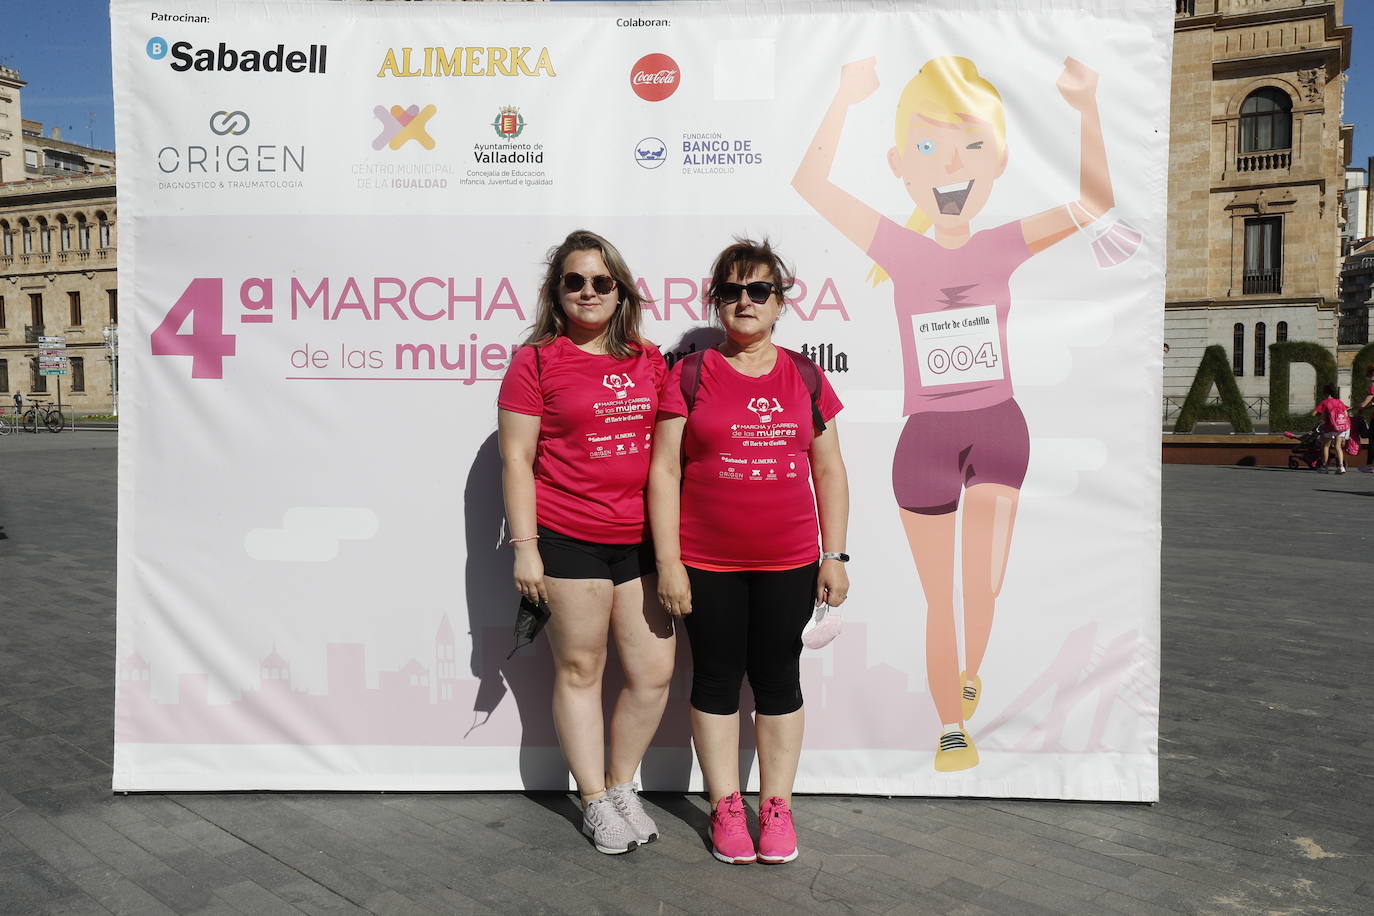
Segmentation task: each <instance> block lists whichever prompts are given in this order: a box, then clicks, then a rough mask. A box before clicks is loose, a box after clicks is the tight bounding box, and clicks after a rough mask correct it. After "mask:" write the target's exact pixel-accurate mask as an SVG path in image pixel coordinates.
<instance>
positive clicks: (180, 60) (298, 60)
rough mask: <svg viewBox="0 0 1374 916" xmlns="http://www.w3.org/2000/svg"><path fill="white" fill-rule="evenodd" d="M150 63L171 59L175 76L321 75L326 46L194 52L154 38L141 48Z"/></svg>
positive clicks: (181, 43)
mask: <svg viewBox="0 0 1374 916" xmlns="http://www.w3.org/2000/svg"><path fill="white" fill-rule="evenodd" d="M144 50H145V51H147V54H148V57H149V58H151V59H152V60H159V61H160V60H163V59H165V58H166V57H167V56H168V55H170V56H171V58H172V60H171V64H170V66H171V68H172V69H173V70H175V71H177V72H178V73H185V72H186V71H187V70H200V71H219V72H234V71H237V72H240V73H324V72H325V67H326V58H327V56H328V52H329V46H328V45H311V46H310V47H309V48H305V49H299V50H288V49H287V47H286V45H284V44H279V45H276V46H275V47H270V48H231V47H229V46H228V45H227V44H225V43H224V42H222V41H221V42H220V43H219V44H218V45H216V46H215V47H212V48H197V47H196V46H195V45H193V44H191V43H190V42H189V41H178V42H175V43H169V42H168V41H167V39H165V38H162V37H160V36H154V37H153V38H149V39H148V44H147V45H146V46H145V48H144Z"/></svg>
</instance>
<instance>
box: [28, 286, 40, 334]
mask: <svg viewBox="0 0 1374 916" xmlns="http://www.w3.org/2000/svg"><path fill="white" fill-rule="evenodd" d="M29 324H31V325H33V326H34V327H35V328H40V329H41V328H42V327H43V294H42V293H29Z"/></svg>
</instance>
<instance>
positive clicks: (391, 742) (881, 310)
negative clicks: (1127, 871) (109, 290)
mask: <svg viewBox="0 0 1374 916" xmlns="http://www.w3.org/2000/svg"><path fill="white" fill-rule="evenodd" d="M950 7H954V8H953V9H951V8H950ZM182 8H186V6H185V5H182V7H177V8H174V7H169V6H168V5H167V4H166V3H163V2H160V0H159V2H151V0H114V3H113V4H112V16H113V33H112V34H113V43H114V70H115V87H116V105H117V121H118V140H119V154H120V155H119V159H120V168H119V202H120V208H119V210H120V222H119V231H120V239H119V253H120V265H119V269H120V274H121V287H122V290H123V292H124V296H123V297H122V299H123V302H124V303H125V309H124V314H123V316H122V318H123V327H122V333H121V335H120V337H121V342H122V345H123V350H122V357H123V359H122V366H121V368H122V373H123V374H122V376H121V392H122V394H123V398H122V399H121V406H122V408H123V416H122V417H121V421H122V422H121V429H120V456H119V459H120V493H119V497H120V498H119V599H118V649H117V654H118V657H117V667H118V678H119V683H118V691H117V702H116V712H115V716H116V730H115V767H114V787H115V788H116V789H120V790H216V789H258V788H266V789H389V790H397V789H415V790H422V789H518V788H522V787H525V788H551V787H560V788H561V787H564V786H566V785H567V784H568V777H567V774H566V771H565V769H564V766H563V763H562V758H561V755H560V754H559V751H558V748H557V740H556V737H555V735H554V731H553V728H552V722H551V713H550V682H551V673H550V659H549V655H548V649H547V643H546V642H545V640H544V639H543V638H542V637H541V638H540V639H539V641H538V642H537V643H536V644H535V646H534V647H532V648H526V649H523V650H521V651H520V652H518V653H516V654H515V655H514V656H513V657H510V658H508V657H507V655H508V653H509V652H510V650H511V648H512V645H513V639H512V635H511V626H512V623H513V619H514V611H515V604H516V597H517V596H516V594H515V592H514V590H513V588H512V583H511V557H510V554H509V548H503V547H502V538H503V532H502V507H501V497H500V479H499V464H498V459H497V453H496V447H495V440H494V430H495V415H496V409H495V397H496V390H497V385H498V382H499V380H500V379H501V377H502V373H503V372H504V370H505V368H506V366H507V365H508V364H509V361H510V357H511V353H512V351H513V349H514V348H515V347H516V346H517V345H518V344H519V342H520V341H521V340H522V338H523V336H524V333H525V328H526V327H527V326H528V324H529V323H530V320H531V319H532V317H533V314H534V308H535V290H536V286H537V282H538V278H539V276H540V270H541V261H542V259H543V257H544V254H545V252H546V251H547V249H548V248H549V247H550V246H552V245H554V244H556V243H557V242H558V241H560V240H561V239H562V238H563V237H564V236H565V235H566V234H567V233H568V232H569V231H570V230H572V229H575V228H578V227H587V228H590V229H593V230H595V231H597V232H599V233H601V234H603V235H605V236H607V237H608V238H610V239H611V240H612V241H613V242H615V243H616V244H617V245H618V246H619V247H620V248H621V250H622V252H623V253H624V254H625V256H626V258H627V259H628V261H629V263H630V266H631V268H632V269H633V270H634V271H635V273H636V274H637V275H638V276H639V277H640V278H641V287H642V289H643V291H644V292H646V293H647V294H648V295H649V296H650V297H651V298H652V300H653V301H652V304H650V305H649V306H647V307H646V308H647V310H646V313H645V319H646V322H645V323H646V328H647V334H648V335H649V336H650V337H651V338H652V339H653V340H654V341H655V342H656V343H658V344H659V345H661V346H662V348H663V350H664V352H665V354H668V355H669V356H670V358H675V356H674V355H675V354H681V353H682V352H685V350H686V349H687V348H689V347H690V346H692V345H693V343H695V342H697V341H699V340H701V339H704V338H702V336H701V330H700V329H701V328H702V327H703V325H704V321H703V319H704V314H703V308H702V292H703V290H702V287H703V279H702V278H703V277H704V276H705V275H706V273H707V271H708V267H709V264H710V261H711V259H712V257H713V256H714V254H715V253H716V252H717V251H718V250H720V249H721V248H722V247H724V246H725V245H726V244H728V243H729V241H730V240H731V237H732V236H734V235H748V236H751V237H755V238H759V237H763V236H767V237H769V238H770V239H771V240H772V241H773V242H774V244H775V245H776V246H777V247H778V248H779V249H780V250H781V251H782V252H783V253H784V254H785V255H786V256H787V257H788V259H789V260H791V261H793V262H795V264H796V266H797V272H798V278H799V282H798V284H797V288H796V290H795V293H794V296H795V299H794V301H792V302H791V303H790V307H789V308H788V310H787V311H786V312H785V313H784V315H783V318H782V319H781V322H780V324H779V326H778V329H777V338H778V340H779V342H780V343H782V344H783V345H785V346H791V347H793V348H794V349H800V350H803V351H804V352H805V353H807V355H809V356H811V357H812V358H813V359H815V360H816V361H817V362H818V363H819V364H820V365H821V367H822V368H823V369H824V370H825V371H826V372H827V373H828V377H829V379H830V381H831V383H832V384H833V385H834V387H835V388H836V390H837V392H838V393H839V395H840V397H841V399H842V400H843V401H844V403H845V405H846V406H845V410H844V411H843V413H842V414H841V415H840V430H841V441H842V443H843V451H844V456H845V459H846V461H847V463H848V467H849V472H850V480H851V483H852V488H853V512H852V521H851V526H850V530H851V535H850V540H849V549H850V553H851V554H852V555H853V557H854V559H853V561H852V563H851V564H850V567H849V572H850V577H851V580H852V582H853V592H852V597H851V599H850V601H849V603H848V604H846V605H845V607H844V609H843V616H844V620H845V628H844V632H843V634H842V635H841V636H840V637H839V638H838V639H837V640H836V641H835V642H834V643H832V644H831V645H830V646H828V647H826V648H825V649H822V650H819V651H812V650H807V652H806V654H805V655H804V656H803V660H802V671H803V690H804V693H805V697H806V719H807V723H806V739H805V744H804V751H803V754H802V758H801V773H800V774H799V776H798V780H797V788H798V790H799V791H804V792H845V793H875V794H920V795H982V796H1022V797H1059V798H1084V799H1123V800H1137V801H1140V800H1152V799H1154V798H1156V796H1157V769H1156V761H1157V757H1156V738H1157V723H1158V679H1159V627H1158V606H1159V532H1160V529H1159V439H1158V409H1159V398H1160V352H1161V341H1162V309H1161V306H1160V303H1161V302H1162V301H1163V264H1164V247H1163V246H1164V227H1165V213H1164V202H1165V171H1166V155H1167V150H1168V124H1169V121H1168V105H1169V92H1168V86H1169V72H1170V67H1169V55H1170V40H1171V37H1172V25H1173V23H1172V17H1171V16H1170V10H1169V9H1168V5H1167V4H1165V3H1161V2H1160V0H1103V2H1100V3H1094V4H1088V5H1085V4H1082V3H1081V2H1078V0H965V2H962V3H959V4H957V5H951V4H947V3H934V2H931V3H892V2H883V3H873V4H867V3H858V2H847V3H842V4H841V3H833V4H832V3H814V4H779V3H777V2H768V3H764V2H731V3H718V4H717V3H705V4H695V3H674V4H644V5H631V4H609V5H596V4H581V3H578V4H499V3H498V4H444V3H431V4H391V3H376V4H365V3H334V2H304V0H293V2H275V3H261V2H229V0H218V2H205V3H197V4H195V5H194V10H195V12H194V13H189V12H188V13H183V12H179V11H177V10H179V9H182ZM870 59H871V60H870ZM850 63H854V66H851V67H850V68H848V69H846V70H844V71H842V67H844V65H846V64H850ZM918 73H924V74H926V75H927V76H928V77H930V79H927V78H926V77H922V78H916V77H917V75H918ZM951 74H952V75H951ZM942 80H943V82H941V81H942ZM960 81H962V83H960ZM956 84H959V85H963V87H964V88H963V89H962V90H960V89H958V85H956ZM950 86H955V88H953V89H951V88H950ZM969 87H972V88H969ZM1094 90H1095V91H1094ZM970 100H972V101H970ZM1099 122H1100V137H1101V139H1100V140H1098V139H1096V138H1097V137H1098V127H1097V125H1098V123H1099ZM813 144H814V145H815V146H817V147H818V148H819V149H820V154H819V158H816V157H815V156H813V157H812V158H810V159H808V163H809V168H810V171H809V172H808V171H807V170H806V169H803V170H802V171H801V172H799V171H798V168H799V165H802V164H803V157H804V156H806V155H807V152H808V150H809V149H812V147H813ZM1104 154H1105V155H1104ZM831 156H833V162H829V158H830V157H831ZM1104 160H1105V161H1104ZM818 163H819V165H818ZM794 176H796V180H795V182H794ZM794 184H795V187H794ZM1080 200H1084V201H1088V202H1089V207H1088V209H1092V208H1094V207H1096V208H1099V209H1105V207H1102V206H1101V205H1102V204H1103V203H1104V202H1105V203H1107V204H1114V209H1113V211H1112V212H1111V213H1109V214H1105V215H1103V214H1101V213H1086V212H1084V207H1082V206H1080V205H1078V204H1076V203H1072V202H1076V201H1080ZM836 201H838V203H836ZM922 208H924V210H925V211H929V212H927V213H926V216H925V219H924V220H922V219H921V218H920V217H919V215H918V217H917V218H916V219H915V220H913V222H912V225H911V229H909V230H908V229H903V228H901V227H903V226H905V225H907V223H908V219H909V218H911V217H912V215H913V210H918V209H922ZM879 217H882V218H884V219H890V220H891V221H892V225H889V224H888V223H886V222H883V223H881V225H880V228H879V230H878V236H879V238H875V237H874V232H873V225H875V222H874V221H876V220H878V218H879ZM1097 217H1101V218H1097ZM932 224H933V225H932ZM1075 224H1081V225H1082V226H1083V228H1082V230H1081V231H1079V230H1078V229H1077V228H1076V225H1075ZM1065 227H1067V228H1065ZM865 232H867V235H865ZM961 233H962V235H961ZM870 238H873V239H874V240H873V241H872V242H869V239H870ZM980 240H981V241H980ZM989 240H991V241H989ZM964 242H967V244H968V246H970V247H969V248H967V249H963V248H962V247H961V246H962V245H963V243H964ZM979 246H981V247H979ZM1018 246H1019V247H1018ZM970 253H973V257H972V258H970V257H969V254H970ZM875 256H876V257H877V258H878V259H879V260H883V261H884V264H885V266H888V267H889V268H890V270H888V271H887V273H890V274H892V277H891V278H890V279H886V280H885V281H883V282H880V283H878V284H877V285H874V283H873V282H872V281H871V280H870V279H869V275H870V268H871V267H872V266H873V263H874V260H875ZM960 258H962V259H963V261H959V259H960ZM956 262H959V263H960V264H962V265H963V266H958V265H957V264H956ZM970 271H971V272H972V273H973V274H976V275H977V278H978V279H977V280H976V282H974V281H969V280H968V279H967V277H968V275H969V274H970ZM956 275H957V276H956ZM922 303H924V304H922ZM989 380H990V381H993V382H996V383H997V384H998V385H1002V384H1003V383H1004V382H1005V385H1004V388H1005V390H1006V391H1008V392H1010V393H1012V394H1014V398H1015V403H1016V404H1019V407H1020V410H1021V412H1022V413H1023V414H1024V417H1025V425H1026V429H1027V430H1028V439H1029V459H1028V460H1029V464H1028V467H1027V470H1026V473H1025V477H1024V482H1023V483H1021V484H1020V487H1019V498H1018V494H1017V492H1016V489H1015V488H1014V487H1012V488H1011V490H1010V492H1011V499H1010V501H1007V500H1003V501H1002V502H1000V503H988V502H986V501H983V502H979V501H978V500H976V499H974V498H973V497H969V496H966V495H964V494H968V493H976V491H977V487H976V484H978V483H980V482H982V481H1001V484H1000V485H1001V486H1004V487H1006V486H1009V484H1008V481H1009V479H1010V478H1008V477H1007V476H1006V475H1005V474H1003V475H1002V476H998V475H999V474H1000V473H1001V470H1000V468H1001V466H1002V465H1007V466H1010V465H1014V464H1015V463H1016V458H1017V456H1016V451H1017V449H1018V448H1021V449H1022V450H1024V448H1025V445H1024V440H1020V442H1021V444H1020V445H1018V435H1019V434H1018V430H1017V429H1016V428H1013V427H1014V424H1008V423H1004V422H1001V421H999V422H998V423H997V424H991V425H989V424H986V423H985V424H984V426H983V428H980V429H975V430H973V431H972V432H968V431H961V430H959V429H955V430H954V431H948V430H947V429H946V431H942V432H930V431H926V432H919V431H918V432H917V433H913V434H912V436H911V437H908V440H900V437H901V436H902V432H903V429H904V428H905V427H906V426H907V424H908V420H907V414H909V413H912V412H913V409H912V399H913V390H915V391H917V393H918V397H917V400H919V401H920V402H921V403H922V404H925V403H927V402H931V401H937V402H938V400H939V399H940V397H942V396H943V394H944V393H947V392H954V391H958V390H961V389H960V387H959V386H960V385H961V384H963V383H967V382H970V381H989ZM937 409H938V408H937ZM947 414H949V416H955V414H950V413H949V412H947ZM948 418H949V417H948V416H947V417H946V418H945V419H948ZM958 425H959V424H957V423H956V424H955V426H956V427H957V426H958ZM942 429H943V428H942ZM966 434H967V435H969V436H972V437H973V438H972V439H970V440H969V441H968V442H967V443H965V442H964V441H963V439H961V438H959V437H960V436H964V435H966ZM899 440H900V441H899ZM975 440H976V444H975ZM913 442H915V445H918V446H920V448H921V449H924V451H920V452H919V454H923V455H924V454H929V453H930V452H931V450H934V451H939V450H940V449H944V451H946V452H948V453H949V455H948V456H947V459H946V460H947V461H948V463H949V465H950V467H949V468H935V467H933V466H932V467H927V466H925V465H924V464H922V463H921V462H923V461H925V460H927V459H924V458H917V459H912V458H911V457H910V456H911V455H912V454H916V453H913V452H911V449H912V448H914V447H915V446H913ZM894 455H895V456H896V457H897V458H898V459H899V460H898V461H897V462H896V463H895V467H896V476H897V477H898V478H900V479H899V480H898V482H897V484H898V491H897V495H895V494H894ZM904 456H905V457H904ZM913 462H914V463H913ZM951 469H954V470H951ZM1008 473H1010V472H1008ZM951 474H954V475H955V476H954V477H953V478H951V476H950V475H951ZM959 475H962V476H959ZM950 479H953V480H954V484H953V486H952V489H951V491H950V497H951V500H952V502H951V503H950V505H949V506H947V507H946V510H947V511H944V512H942V513H940V514H936V515H929V514H927V515H922V516H920V517H919V518H913V515H914V514H913V513H911V512H908V511H906V510H904V509H903V508H902V506H901V504H900V503H901V500H902V499H903V498H904V497H902V496H901V495H899V494H900V493H901V492H902V489H903V488H906V489H907V490H908V491H909V490H910V488H911V487H916V488H918V489H920V488H927V489H929V488H930V487H934V486H936V484H937V483H938V482H939V481H940V480H945V481H948V480H950ZM960 483H962V484H965V485H967V487H968V488H967V489H963V488H961V486H960ZM1004 492H1005V491H1004ZM927 505H929V503H927ZM907 508H908V509H909V508H910V507H909V506H908V507H907ZM932 519H934V520H935V521H932ZM913 557H915V560H913ZM951 633H952V635H950V634H951ZM682 643H683V645H682V647H681V648H682V652H681V655H680V659H679V666H678V671H677V674H676V675H675V677H674V684H673V699H672V701H671V703H670V708H669V711H668V714H667V715H666V716H665V719H664V723H663V726H662V728H661V729H660V732H659V734H658V737H657V739H656V741H655V744H654V746H653V748H652V749H651V750H650V752H649V755H648V758H647V759H646V761H645V764H644V768H643V772H642V774H641V775H642V779H643V782H644V783H645V785H646V786H647V787H648V788H650V789H670V788H686V787H687V786H688V785H689V784H695V785H699V777H698V776H697V775H696V771H695V768H694V764H693V760H692V755H691V750H690V741H689V735H688V728H687V715H686V706H685V697H686V693H687V689H686V688H687V685H688V683H689V681H690V659H689V658H688V656H687V652H686V646H685V643H686V640H683V641H682ZM984 643H985V644H986V653H985V655H984V657H983V660H982V662H981V664H980V665H978V666H977V667H978V675H979V678H980V679H981V687H982V690H981V698H980V705H979V706H978V708H977V710H976V713H975V714H974V715H973V716H972V717H971V718H969V721H968V727H969V731H970V734H971V736H972V738H973V740H974V741H975V743H976V746H977V748H978V753H979V763H978V764H977V765H976V766H974V767H971V768H969V769H966V770H963V771H960V772H953V773H942V772H937V771H936V770H935V768H934V764H933V760H934V752H935V747H936V742H937V740H938V737H939V734H940V731H941V722H942V716H941V715H940V714H938V713H937V711H936V710H937V703H939V702H943V703H945V705H946V707H947V706H948V702H949V700H948V699H944V700H941V699H940V698H939V697H936V696H933V695H932V689H931V683H932V681H937V682H938V683H939V685H940V686H939V690H937V691H936V693H944V692H948V691H952V690H956V689H957V688H956V686H955V685H954V684H952V683H949V681H948V678H946V679H944V680H941V679H940V678H938V677H936V678H932V677H931V676H930V674H929V672H930V671H932V670H938V671H945V670H949V671H952V672H961V671H963V670H964V666H965V665H967V664H970V663H969V662H968V658H969V655H970V651H971V649H972V650H973V651H974V652H975V653H976V652H977V651H978V649H976V648H974V647H973V646H971V644H976V646H978V647H981V646H982V645H983V644H984ZM617 669H618V664H617V663H616V661H615V660H614V659H612V660H611V662H610V663H609V665H608V677H607V681H608V683H607V693H608V696H609V695H611V691H613V690H614V689H616V687H617V685H616V684H615V683H613V682H614V679H615V672H616V670H617ZM961 683H962V682H961ZM746 694H747V688H746ZM746 737H747V736H746ZM752 775H754V776H756V773H755V774H752Z"/></svg>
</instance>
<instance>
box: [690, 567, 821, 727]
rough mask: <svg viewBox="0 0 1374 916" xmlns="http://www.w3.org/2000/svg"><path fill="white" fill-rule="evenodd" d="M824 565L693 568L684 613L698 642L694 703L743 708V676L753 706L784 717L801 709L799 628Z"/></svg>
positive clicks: (724, 710) (723, 712)
mask: <svg viewBox="0 0 1374 916" xmlns="http://www.w3.org/2000/svg"><path fill="white" fill-rule="evenodd" d="M819 570H820V564H819V563H812V564H810V565H808V566H803V567H801V568H799V569H784V570H777V571H773V570H766V571H765V570H745V571H740V572H708V571H706V570H703V569H693V568H692V567H690V566H688V567H687V578H688V579H689V580H690V581H691V583H692V613H690V614H688V615H687V616H686V617H684V618H683V621H684V622H685V623H686V624H687V638H688V639H689V640H690V641H691V643H692V706H693V707H694V708H696V709H699V710H701V711H702V712H705V713H711V714H713V715H718V716H728V715H732V714H733V713H736V712H739V688H740V683H741V681H742V680H743V678H744V675H745V674H748V675H749V686H750V687H752V688H753V690H754V709H755V710H756V711H757V712H758V713H759V714H760V715H765V716H784V715H787V714H788V713H789V712H796V711H797V710H798V709H801V707H802V695H801V675H800V667H799V664H798V659H800V657H801V650H802V642H801V633H802V630H804V629H806V623H807V621H808V620H810V619H811V612H812V610H813V609H814V608H815V603H816V575H817V573H818V572H819Z"/></svg>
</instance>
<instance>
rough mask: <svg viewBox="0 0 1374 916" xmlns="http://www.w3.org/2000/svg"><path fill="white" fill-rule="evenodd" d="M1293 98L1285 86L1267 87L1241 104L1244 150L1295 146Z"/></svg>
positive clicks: (1259, 151)
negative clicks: (1283, 88) (1289, 95)
mask: <svg viewBox="0 0 1374 916" xmlns="http://www.w3.org/2000/svg"><path fill="white" fill-rule="evenodd" d="M1292 147H1293V100H1292V99H1290V98H1289V97H1288V93H1286V92H1284V91H1283V90H1282V89H1275V88H1273V87H1272V86H1266V87H1265V88H1263V89H1256V90H1255V91H1254V92H1252V93H1250V95H1249V97H1248V98H1246V100H1245V101H1244V102H1242V103H1241V106H1240V151H1241V152H1242V153H1261V152H1265V151H1266V150H1274V149H1292Z"/></svg>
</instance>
